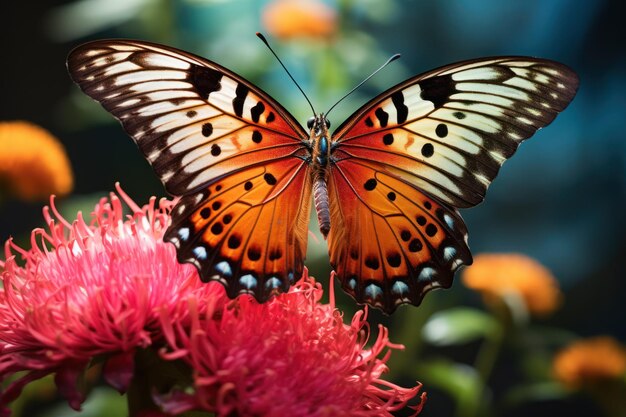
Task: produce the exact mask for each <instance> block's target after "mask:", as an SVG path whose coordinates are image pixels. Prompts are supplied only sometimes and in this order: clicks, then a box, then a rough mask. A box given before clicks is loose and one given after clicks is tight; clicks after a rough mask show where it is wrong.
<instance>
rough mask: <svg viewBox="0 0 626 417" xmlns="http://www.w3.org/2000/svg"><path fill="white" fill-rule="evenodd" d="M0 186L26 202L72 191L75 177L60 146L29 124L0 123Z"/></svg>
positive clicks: (43, 131)
mask: <svg viewBox="0 0 626 417" xmlns="http://www.w3.org/2000/svg"><path fill="white" fill-rule="evenodd" d="M0 147H2V152H0V185H2V186H3V187H8V188H9V191H11V193H13V194H14V195H16V196H17V197H19V198H21V199H23V200H37V199H45V198H47V197H48V196H49V195H50V194H57V195H59V196H61V195H65V194H68V193H69V192H70V191H71V190H72V186H73V182H74V178H73V175H72V168H71V166H70V163H69V160H68V158H67V155H66V154H65V150H64V149H63V146H62V145H61V143H60V142H59V141H58V140H57V139H56V138H55V137H54V136H52V135H51V134H50V133H49V132H48V131H46V130H45V129H43V128H41V127H39V126H36V125H34V124H32V123H28V122H21V121H16V122H1V123H0Z"/></svg>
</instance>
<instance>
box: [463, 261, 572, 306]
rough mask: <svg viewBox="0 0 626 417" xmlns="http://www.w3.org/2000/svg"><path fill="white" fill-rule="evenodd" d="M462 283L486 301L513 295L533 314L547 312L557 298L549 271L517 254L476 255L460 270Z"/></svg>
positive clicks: (556, 288) (559, 296)
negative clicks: (471, 262)
mask: <svg viewBox="0 0 626 417" xmlns="http://www.w3.org/2000/svg"><path fill="white" fill-rule="evenodd" d="M463 283H464V284H465V285H466V286H467V287H468V288H471V289H473V290H476V291H478V292H480V293H481V294H482V295H483V298H484V299H485V301H486V302H488V303H492V302H498V301H499V300H501V299H502V298H503V297H505V296H507V295H516V296H518V297H519V298H520V299H521V300H523V301H524V303H525V305H526V308H527V309H528V311H529V312H530V313H531V314H535V315H545V314H548V313H551V312H552V311H554V310H555V309H556V308H557V307H558V306H559V304H560V301H561V292H560V290H559V287H558V283H557V281H556V279H555V278H554V277H553V276H552V274H551V273H550V271H549V270H548V269H547V268H546V267H544V266H543V265H541V264H540V263H539V262H537V261H535V260H534V259H532V258H529V257H527V256H525V255H521V254H483V255H478V256H476V258H475V259H474V263H473V265H472V266H470V267H469V268H467V269H466V270H465V271H464V273H463Z"/></svg>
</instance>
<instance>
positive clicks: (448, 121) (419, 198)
mask: <svg viewBox="0 0 626 417" xmlns="http://www.w3.org/2000/svg"><path fill="white" fill-rule="evenodd" d="M577 86H578V79H577V77H576V75H575V74H574V73H573V72H572V71H571V70H570V69H569V68H567V67H565V66H564V65H562V64H559V63H556V62H553V61H548V60H542V59H534V58H525V57H502V58H487V59H480V60H473V61H465V62H461V63H458V64H453V65H449V66H446V67H442V68H439V69H437V70H434V71H431V72H428V73H426V74H422V75H419V76H417V77H414V78H411V79H409V80H407V81H405V82H404V83H401V84H399V85H397V86H395V87H393V88H391V89H389V90H388V91H386V92H384V93H382V94H381V95H380V96H378V97H377V98H375V99H374V100H372V101H371V102H369V103H367V104H366V105H365V106H363V107H362V108H361V109H359V110H358V111H357V112H356V113H355V114H354V115H353V116H352V117H350V118H349V119H348V120H347V121H346V122H344V124H342V125H341V126H340V127H339V128H337V130H336V131H335V133H334V134H333V155H332V156H333V162H334V165H333V167H332V180H331V184H330V185H329V189H330V191H329V192H330V193H331V194H334V195H335V198H332V197H331V204H332V207H331V225H332V226H331V233H330V235H329V245H330V255H331V264H332V265H333V266H334V268H335V269H336V272H337V275H338V277H339V279H340V280H341V281H342V285H343V287H344V289H345V290H346V291H348V292H349V293H351V294H352V295H353V296H354V297H355V298H356V299H357V301H359V302H366V303H369V304H372V305H375V306H377V307H380V308H383V309H384V310H385V311H387V312H391V311H393V310H394V309H395V308H396V307H397V305H399V304H402V303H411V304H416V305H417V304H419V303H420V301H421V299H422V298H423V296H424V294H425V292H427V291H428V290H429V289H432V288H436V287H449V286H450V285H451V283H452V276H453V274H454V271H455V270H456V269H457V268H458V267H459V266H460V265H462V264H470V263H471V255H470V252H469V250H468V248H467V243H466V238H467V234H466V228H465V225H464V223H463V220H462V219H461V217H460V216H459V215H458V212H457V211H456V208H465V207H471V206H474V205H476V204H478V203H480V202H481V201H482V200H483V199H484V196H485V192H486V190H487V187H488V186H489V184H490V183H491V181H492V180H493V179H494V178H495V176H496V175H497V173H498V170H499V169H500V166H501V165H502V163H503V162H504V161H505V160H506V159H507V158H509V157H510V156H511V155H513V153H514V152H515V150H516V149H517V147H518V145H519V144H520V143H521V142H522V141H523V140H524V139H527V138H529V137H530V136H532V135H533V134H534V133H535V132H536V131H537V130H538V129H540V128H541V127H543V126H546V125H547V124H549V123H550V122H551V121H552V120H553V119H554V118H555V117H556V115H557V114H558V113H559V112H560V111H562V110H563V109H564V108H565V107H566V106H567V104H568V103H569V102H570V101H571V100H572V98H573V97H574V95H575V93H576V89H577ZM360 234H362V235H363V237H362V238H359V239H356V238H355V236H359V235H360ZM346 236H347V237H349V238H348V239H347V238H346ZM355 241H359V244H357V245H354V244H353V242H355ZM418 242H419V243H418ZM418 247H419V248H420V250H412V249H416V248H418ZM396 254H397V255H398V256H396ZM368 259H369V261H368ZM398 259H399V261H398ZM374 267H376V268H374Z"/></svg>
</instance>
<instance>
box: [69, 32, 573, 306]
mask: <svg viewBox="0 0 626 417" xmlns="http://www.w3.org/2000/svg"><path fill="white" fill-rule="evenodd" d="M67 65H68V69H69V72H70V75H71V77H72V79H73V80H74V81H75V82H76V83H77V84H78V85H79V86H80V88H81V89H82V90H83V91H84V92H85V93H86V94H87V95H89V96H91V97H92V98H94V99H95V100H97V101H98V102H100V103H101V104H102V106H103V107H104V108H105V109H106V110H108V111H109V112H111V113H112V114H113V116H115V117H116V118H117V119H118V120H119V121H120V122H121V123H122V125H123V128H124V129H125V130H126V132H127V133H128V134H129V135H130V136H131V137H132V138H133V139H134V141H135V142H136V144H137V145H138V147H139V149H140V150H141V152H142V153H143V154H144V155H145V157H146V158H147V160H148V161H149V163H150V164H151V165H152V167H153V168H154V171H155V172H156V174H157V175H158V176H159V178H160V179H161V181H162V182H163V184H164V187H165V189H166V190H167V191H168V192H169V193H170V194H172V195H176V196H180V200H179V202H178V203H177V205H176V206H175V207H174V209H173V212H172V221H171V225H170V226H169V228H168V229H167V231H166V234H165V237H164V239H165V240H166V241H169V242H172V243H173V244H174V245H175V246H176V249H177V257H178V260H179V261H180V262H187V263H192V264H194V265H195V266H196V267H197V269H198V271H199V274H200V277H201V278H202V280H203V281H211V280H217V281H219V282H221V283H222V284H223V285H224V286H225V287H226V291H227V293H228V295H229V296H230V297H231V298H234V297H236V296H238V295H239V294H252V295H253V296H254V297H255V298H256V299H257V300H258V301H259V302H265V301H266V300H268V299H269V298H270V297H272V296H274V295H276V294H278V293H281V292H285V291H287V290H288V289H289V287H290V285H291V284H293V283H294V280H295V279H297V277H299V276H300V275H301V274H302V272H303V268H304V259H305V254H306V247H307V237H308V223H309V213H310V210H311V201H312V200H313V201H314V205H315V209H316V211H317V215H318V221H319V226H320V231H321V232H322V234H323V235H324V237H325V238H327V241H328V246H329V254H330V263H331V266H332V267H333V269H334V271H335V274H336V277H337V278H338V279H339V280H340V281H341V285H342V288H343V289H344V290H345V291H346V292H347V293H348V294H350V295H351V296H352V297H353V298H354V299H355V300H356V301H357V302H358V303H361V304H369V305H371V306H373V307H376V308H379V309H382V310H383V311H384V312H386V313H389V314H391V313H392V312H393V311H394V310H395V309H396V308H397V307H398V306H399V305H401V304H405V303H409V304H413V305H419V303H420V302H421V300H422V298H423V297H424V295H425V294H426V292H428V291H429V290H432V289H434V288H439V287H444V288H448V287H450V286H451V285H452V280H453V275H454V273H455V271H456V270H457V269H458V268H459V267H460V266H461V265H469V264H471V263H472V255H471V253H470V250H469V248H468V244H467V229H466V226H465V224H464V222H463V219H462V218H461V216H460V214H459V212H458V209H461V208H467V207H472V206H475V205H476V204H478V203H480V202H481V201H482V200H483V199H484V197H485V192H486V190H487V187H488V186H489V184H490V183H491V181H492V180H493V179H494V178H495V176H496V175H497V173H498V170H499V169H500V166H501V165H502V164H503V162H504V161H506V160H507V158H509V157H511V156H512V155H513V154H514V153H515V151H516V149H517V147H518V145H519V144H520V143H521V142H522V141H523V140H525V139H527V138H529V137H530V136H532V135H533V134H534V133H535V132H536V131H537V130H538V129H540V128H542V127H543V126H546V125H547V124H549V123H550V122H552V120H554V118H555V117H556V115H557V113H559V112H560V111H562V110H563V109H564V108H565V107H566V106H567V105H568V104H569V102H570V101H571V100H572V99H573V97H574V95H575V94H576V90H577V88H578V78H577V76H576V74H575V73H574V72H573V71H572V70H571V69H569V68H568V67H566V66H565V65H562V64H559V63H557V62H554V61H550V60H545V59H536V58H529V57H521V56H510V57H493V58H482V59H475V60H469V61H463V62H459V63H456V64H451V65H447V66H444V67H441V68H438V69H435V70H432V71H429V72H426V73H424V74H421V75H417V76H415V77H413V78H410V79H408V80H406V81H404V82H402V83H400V84H398V85H396V86H394V87H392V88H390V89H389V90H387V91H385V92H383V93H382V94H380V95H379V96H377V97H376V98H374V99H373V100H371V101H369V102H368V103H366V104H365V105H364V106H362V107H361V108H360V109H359V110H357V111H356V112H355V113H354V114H353V115H352V116H351V117H349V118H348V119H347V120H346V121H345V122H343V124H341V125H340V126H339V127H338V128H336V129H335V130H334V132H333V133H332V134H331V133H330V132H329V129H330V122H329V120H328V119H327V118H326V117H325V115H324V114H323V113H320V114H315V115H314V117H312V118H310V119H309V120H308V121H307V124H306V125H307V128H306V129H305V128H304V127H303V126H302V125H301V124H299V123H298V122H297V121H296V119H295V118H294V117H293V116H292V115H291V114H289V112H288V111H287V110H285V108H283V106H281V105H280V104H279V103H278V102H277V101H275V100H274V99H272V98H271V97H270V96H269V95H268V94H267V93H265V92H264V91H263V90H261V89H260V88H259V87H257V86H255V85H253V84H252V83H250V82H249V81H247V80H246V79H244V78H243V77H241V76H239V75H237V74H235V73H233V72H231V71H229V70H228V69H226V68H224V67H222V66H220V65H218V64H216V63H214V62H212V61H209V60H206V59H203V58H201V57H198V56H196V55H193V54H190V53H187V52H184V51H181V50H178V49H174V48H171V47H167V46H163V45H158V44H153V43H149V42H143V41H134V40H102V41H95V42H90V43H87V44H84V45H81V46H79V47H77V48H76V49H74V50H73V51H72V52H71V53H70V55H69V57H68V63H67ZM312 196H313V198H312Z"/></svg>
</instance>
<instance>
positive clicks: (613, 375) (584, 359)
mask: <svg viewBox="0 0 626 417" xmlns="http://www.w3.org/2000/svg"><path fill="white" fill-rule="evenodd" d="M553 370H554V375H555V377H556V378H557V379H558V380H559V381H561V382H563V383H564V384H565V385H567V386H569V387H572V388H578V387H581V386H583V385H587V384H594V383H597V382H600V381H604V380H611V379H617V378H620V377H624V375H625V374H626V348H624V346H623V345H621V344H620V343H619V342H618V341H616V340H615V339H613V338H612V337H608V336H599V337H594V338H590V339H585V340H580V341H578V342H575V343H573V344H571V345H569V346H567V347H566V348H565V349H563V350H562V351H560V352H559V353H558V354H557V355H556V357H555V358H554V362H553Z"/></svg>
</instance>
